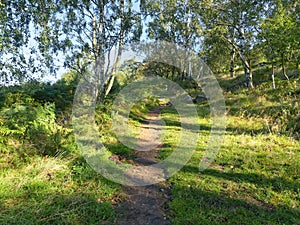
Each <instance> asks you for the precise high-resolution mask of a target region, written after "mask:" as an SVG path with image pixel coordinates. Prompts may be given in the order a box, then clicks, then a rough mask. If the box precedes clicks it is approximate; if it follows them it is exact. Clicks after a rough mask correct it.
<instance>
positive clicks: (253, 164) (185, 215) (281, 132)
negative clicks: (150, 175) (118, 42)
mask: <svg viewBox="0 0 300 225" xmlns="http://www.w3.org/2000/svg"><path fill="white" fill-rule="evenodd" d="M268 85H270V83H266V84H264V85H262V86H260V87H258V88H257V89H254V90H239V91H236V92H235V93H231V92H229V93H225V98H226V102H227V112H228V113H227V132H226V136H225V139H224V142H223V144H222V146H221V149H220V151H219V154H218V156H217V157H216V159H215V160H214V162H213V163H212V164H211V165H210V167H209V168H207V169H206V170H204V171H201V172H200V171H199V169H198V165H199V162H200V160H201V158H202V156H203V154H204V149H205V148H206V145H207V142H208V137H209V132H210V126H211V125H210V117H209V108H208V105H206V104H201V105H199V106H198V112H199V114H200V115H201V116H200V118H199V122H200V127H201V130H200V140H199V141H198V147H197V149H196V151H195V153H194V155H193V157H192V158H191V160H190V161H189V162H188V164H187V165H186V166H185V167H183V169H182V170H181V171H180V172H179V173H177V174H176V175H175V176H173V177H171V178H170V179H169V180H168V183H169V184H170V185H171V186H172V198H173V200H172V201H171V202H170V203H169V211H170V212H169V219H170V220H171V222H172V224H178V225H179V224H180V225H181V224H299V218H300V198H299V196H300V176H299V172H300V167H299V161H300V142H299V141H298V139H297V138H298V137H299V136H297V135H295V133H293V132H294V131H299V129H298V128H296V129H295V128H292V127H290V128H289V127H287V126H284V123H294V124H296V123H297V121H298V120H297V118H296V117H297V113H296V109H295V107H297V101H296V100H298V101H299V93H298V90H299V80H293V81H291V83H290V84H288V83H287V82H286V81H281V82H278V85H279V86H282V87H280V88H279V89H277V90H274V91H273V90H271V87H269V86H268ZM284 86H285V87H288V88H283V87H284ZM265 93H268V94H265ZM283 109H285V110H283ZM163 118H164V119H165V120H166V124H167V125H169V126H168V127H167V131H166V136H165V142H164V143H165V145H164V146H163V148H162V151H161V158H162V159H163V158H165V157H166V156H168V155H169V154H171V152H172V150H173V149H174V147H175V146H176V145H177V141H176V140H177V139H178V137H179V135H180V122H178V114H177V113H176V111H175V110H174V109H171V108H169V109H166V110H164V111H163ZM274 123H277V124H274ZM275 126H277V128H276V127H275ZM275 128H276V129H275ZM289 129H290V130H289ZM297 129H298V130H297Z"/></svg>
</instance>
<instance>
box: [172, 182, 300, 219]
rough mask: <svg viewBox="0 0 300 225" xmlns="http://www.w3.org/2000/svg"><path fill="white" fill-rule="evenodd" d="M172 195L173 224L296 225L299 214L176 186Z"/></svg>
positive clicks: (252, 200) (250, 199)
mask: <svg viewBox="0 0 300 225" xmlns="http://www.w3.org/2000/svg"><path fill="white" fill-rule="evenodd" d="M172 193H173V197H174V200H173V201H172V202H170V204H169V205H170V206H171V209H172V211H171V213H170V217H171V218H172V219H171V220H172V224H199V225H200V224H201V225H203V224H208V225H211V224H239V225H240V224H244V225H248V224H257V225H258V224H299V220H298V219H299V216H300V211H299V210H297V209H289V208H276V207H273V206H269V205H266V204H265V203H262V202H260V201H258V200H256V199H255V198H253V197H252V196H240V197H238V198H233V197H230V196H229V194H226V193H217V192H214V191H203V190H201V189H199V188H194V187H190V188H188V187H186V186H180V185H177V184H175V185H174V186H173V188H172Z"/></svg>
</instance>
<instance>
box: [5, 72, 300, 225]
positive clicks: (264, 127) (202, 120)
mask: <svg viewBox="0 0 300 225" xmlns="http://www.w3.org/2000/svg"><path fill="white" fill-rule="evenodd" d="M218 79H219V80H220V81H222V82H220V84H221V86H222V87H223V88H224V90H227V91H225V92H224V95H225V100H226V109H227V131H226V136H225V139H224V142H223V145H222V146H221V149H220V151H219V154H218V156H217V157H216V158H215V160H214V162H213V163H212V164H211V165H210V167H209V168H207V169H206V170H204V171H201V172H200V171H199V169H198V165H199V162H200V160H201V158H202V156H203V154H204V151H205V148H206V147H207V143H208V140H209V134H210V128H211V119H210V110H209V105H208V103H207V102H203V103H200V104H198V105H196V107H197V110H198V114H199V118H198V121H199V124H200V138H199V140H198V142H197V148H196V150H195V152H194V155H193V156H192V158H191V159H190V160H189V162H188V163H187V164H186V165H185V166H184V167H183V168H182V170H181V171H180V172H178V173H177V174H175V175H174V176H172V177H171V178H170V179H168V181H167V182H168V183H169V184H170V185H171V187H172V200H171V201H170V202H169V204H168V207H169V211H168V217H169V219H170V221H171V222H172V224H175V225H177V224H178V225H188V224H272V225H273V224H274V225H275V224H300V223H299V218H300V197H299V196H300V176H299V173H300V167H299V161H300V142H299V133H300V120H299V119H300V118H299V116H298V113H299V110H300V108H299V95H300V79H299V78H296V79H291V80H290V82H287V81H285V80H279V79H278V80H277V81H276V85H277V89H276V90H272V88H271V83H270V82H265V83H262V84H259V82H258V81H255V82H256V84H257V86H256V88H255V89H253V90H246V89H242V88H233V86H232V85H233V84H235V83H234V82H235V81H236V82H237V83H238V82H239V80H242V79H243V78H242V77H240V76H239V77H236V78H234V80H231V78H228V77H224V76H223V77H218ZM188 88H189V87H188ZM190 92H191V93H194V92H195V90H194V89H193V90H190ZM155 106H157V101H153V100H151V101H150V102H140V104H136V105H135V106H134V107H133V108H132V110H131V111H130V117H129V118H130V127H131V129H132V131H133V133H138V125H139V124H140V122H141V121H143V119H145V118H146V115H147V113H148V112H149V110H150V109H151V108H153V107H155ZM162 118H163V119H164V121H165V123H166V128H165V136H164V141H163V143H164V144H163V147H162V149H161V151H160V158H161V160H162V159H164V158H166V157H167V156H168V155H170V154H171V153H172V151H173V150H174V148H175V147H176V146H177V145H178V141H179V139H180V132H181V123H180V120H179V116H178V113H177V112H176V110H175V109H174V108H172V107H167V108H164V109H163V110H162ZM96 121H97V123H98V125H99V132H100V134H101V138H102V141H103V142H104V143H105V145H106V146H107V147H108V148H109V149H110V150H111V152H112V153H113V154H118V155H121V156H122V155H123V156H124V157H125V158H126V159H130V157H131V154H132V150H131V149H130V148H128V147H127V146H124V145H122V144H121V143H120V142H119V141H118V140H117V139H116V137H115V135H114V134H113V133H112V132H111V130H110V125H111V122H112V121H111V118H110V114H109V107H108V108H107V105H99V106H98V108H97V114H96ZM45 137H46V136H45ZM70 139H72V138H70ZM40 141H41V140H40ZM65 141H66V140H65ZM9 142H10V148H8V147H7V146H5V145H6V144H7V143H8V142H7V143H4V144H3V143H1V145H0V147H1V148H3V146H4V147H6V148H7V149H8V150H3V149H2V150H0V154H1V158H0V224H28V225H31V224H32V225H33V224H99V223H100V222H101V221H107V222H113V221H114V220H115V218H116V213H115V209H114V205H115V202H116V201H120V200H121V199H122V196H120V193H121V186H120V185H118V184H115V183H112V182H110V181H108V180H106V179H104V178H103V177H102V176H100V175H98V174H97V173H96V172H95V171H93V170H92V169H91V168H90V166H89V165H87V163H86V162H85V160H84V159H83V158H82V157H81V155H80V153H79V151H78V150H77V149H76V147H75V146H73V147H72V150H69V152H67V153H64V151H61V149H60V151H58V152H57V154H53V155H45V154H36V153H38V152H39V151H36V150H34V148H36V147H37V146H38V145H35V146H30V145H28V143H27V144H26V145H24V144H23V143H21V141H18V140H17V139H9ZM66 142H67V143H66V146H67V147H65V148H68V149H69V148H70V146H72V145H73V144H74V143H69V142H70V140H69V141H66ZM38 143H40V142H38ZM31 149H33V150H31ZM46 152H47V151H46ZM121 158H122V157H121Z"/></svg>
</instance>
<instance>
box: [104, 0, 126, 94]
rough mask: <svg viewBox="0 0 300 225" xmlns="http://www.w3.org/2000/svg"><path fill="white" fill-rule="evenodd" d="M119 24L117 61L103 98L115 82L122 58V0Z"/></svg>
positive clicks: (123, 19)
mask: <svg viewBox="0 0 300 225" xmlns="http://www.w3.org/2000/svg"><path fill="white" fill-rule="evenodd" d="M120 3H121V24H120V34H119V46H118V55H117V59H116V63H115V64H114V66H113V69H112V72H111V75H110V78H109V82H108V85H107V87H106V90H105V97H106V96H107V95H108V94H109V92H110V91H111V89H112V87H113V84H114V81H115V77H116V72H117V68H118V67H119V66H120V63H121V56H122V48H123V39H124V21H125V17H124V0H121V2H120Z"/></svg>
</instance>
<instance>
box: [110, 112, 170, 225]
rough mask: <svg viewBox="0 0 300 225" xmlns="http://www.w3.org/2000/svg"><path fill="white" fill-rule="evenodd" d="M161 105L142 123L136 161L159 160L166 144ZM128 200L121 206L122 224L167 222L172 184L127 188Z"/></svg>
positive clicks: (144, 164) (119, 212) (151, 162)
mask: <svg viewBox="0 0 300 225" xmlns="http://www.w3.org/2000/svg"><path fill="white" fill-rule="evenodd" d="M159 113H160V108H159V107H158V108H155V109H153V110H151V111H150V112H149V114H148V117H147V120H146V121H145V123H143V124H142V126H141V130H140V135H139V136H138V142H139V143H138V147H137V149H136V151H135V156H136V157H135V159H134V164H135V165H139V166H148V165H151V164H154V163H156V162H157V161H158V160H157V155H158V151H159V149H160V147H161V145H162V143H161V140H162V134H161V133H162V132H161V131H162V126H163V125H164V122H163V121H162V120H160V119H159ZM123 191H124V194H125V196H126V197H125V201H124V202H122V203H120V204H119V205H118V206H117V209H116V211H117V215H118V218H117V221H116V223H115V224H118V225H147V224H155V225H167V224H170V222H169V221H168V220H167V218H166V211H167V202H168V201H170V187H169V186H167V184H166V183H165V182H161V183H159V184H155V185H150V186H142V187H124V189H123Z"/></svg>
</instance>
